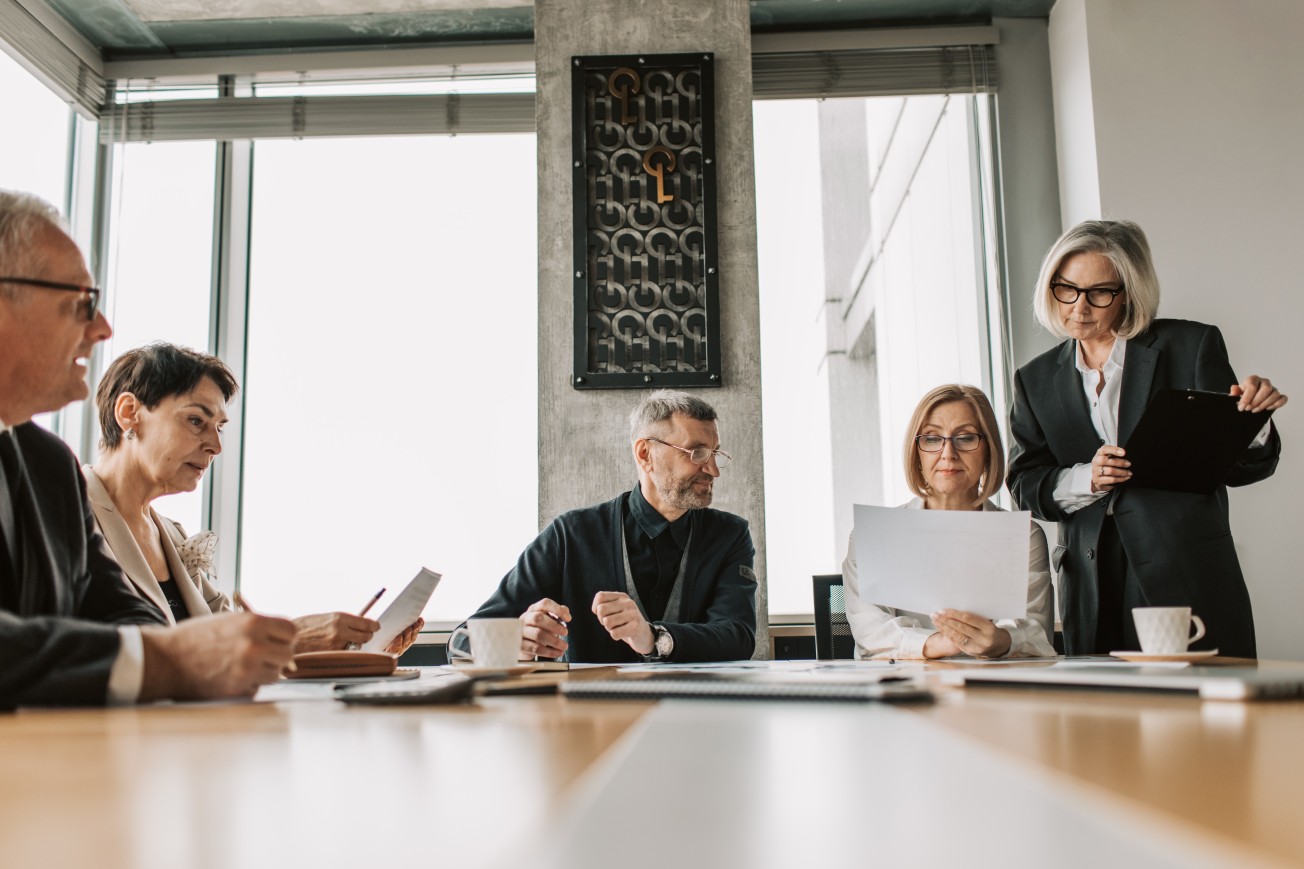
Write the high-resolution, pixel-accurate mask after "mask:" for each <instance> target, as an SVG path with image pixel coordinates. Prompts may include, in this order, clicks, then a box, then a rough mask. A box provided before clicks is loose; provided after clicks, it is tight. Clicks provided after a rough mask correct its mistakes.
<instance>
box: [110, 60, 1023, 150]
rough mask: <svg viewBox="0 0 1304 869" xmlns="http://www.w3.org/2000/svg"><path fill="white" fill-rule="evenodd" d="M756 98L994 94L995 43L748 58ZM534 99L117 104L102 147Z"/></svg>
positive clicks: (377, 126) (443, 125)
mask: <svg viewBox="0 0 1304 869" xmlns="http://www.w3.org/2000/svg"><path fill="white" fill-rule="evenodd" d="M752 85H753V95H754V97H755V98H756V99H795V98H818V97H830V96H908V95H914V94H946V93H995V92H996V89H997V72H996V47H995V46H994V45H950V46H929V47H907V48H872V49H840V50H837V51H796V52H776V53H763V54H756V55H754V56H753V58H752ZM534 102H535V98H534V95H533V94H461V95H456V94H453V95H445V94H440V95H389V96H321V97H305V96H299V97H222V98H214V99H202V100H158V101H154V102H135V103H119V104H115V105H113V106H112V107H110V108H108V109H107V110H106V111H105V113H104V115H103V118H102V123H101V124H100V138H101V141H103V142H124V141H125V142H145V141H153V142H167V141H182V140H196V139H210V140H211V139H267V138H310V137H314V136H392V135H436V134H445V135H446V134H455V133H462V134H474V133H528V132H533V131H534V129H535V117H534Z"/></svg>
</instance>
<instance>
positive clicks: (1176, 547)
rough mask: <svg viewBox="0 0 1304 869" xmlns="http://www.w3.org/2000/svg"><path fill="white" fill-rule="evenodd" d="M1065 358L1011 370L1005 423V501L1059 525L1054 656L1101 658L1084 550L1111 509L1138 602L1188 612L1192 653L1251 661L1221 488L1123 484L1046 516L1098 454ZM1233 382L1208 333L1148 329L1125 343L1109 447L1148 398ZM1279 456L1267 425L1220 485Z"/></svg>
mask: <svg viewBox="0 0 1304 869" xmlns="http://www.w3.org/2000/svg"><path fill="white" fill-rule="evenodd" d="M1076 352H1077V344H1076V342H1074V341H1072V340H1070V341H1065V342H1064V343H1063V344H1061V345H1059V346H1058V347H1056V348H1054V349H1052V350H1049V351H1047V352H1046V353H1043V354H1042V355H1040V356H1038V357H1037V358H1036V359H1034V360H1032V361H1031V362H1029V363H1028V364H1027V365H1025V366H1023V367H1022V368H1020V369H1019V370H1018V371H1017V372H1016V373H1015V375H1014V408H1013V410H1012V411H1011V412H1010V433H1011V437H1012V439H1013V444H1012V445H1011V448H1010V472H1009V477H1008V483H1009V486H1010V492H1011V493H1012V494H1013V495H1014V500H1015V503H1017V504H1018V505H1019V506H1020V507H1021V508H1022V509H1024V510H1031V511H1032V513H1033V515H1034V516H1036V517H1037V518H1038V519H1044V520H1048V521H1056V522H1059V545H1058V546H1057V547H1056V548H1055V553H1054V557H1053V560H1054V562H1055V566H1056V569H1057V570H1059V576H1060V619H1061V621H1062V622H1063V626H1064V646H1065V651H1066V652H1067V653H1068V654H1070V655H1081V654H1089V653H1091V652H1092V651H1106V652H1108V651H1112V650H1109V649H1104V650H1095V649H1093V648H1092V646H1094V644H1095V636H1096V622H1097V612H1098V605H1099V597H1098V594H1097V584H1096V583H1097V574H1096V568H1097V561H1096V547H1097V545H1098V541H1099V539H1100V528H1101V524H1102V522H1103V521H1104V518H1105V511H1106V509H1107V508H1108V505H1109V502H1110V501H1111V500H1112V501H1113V505H1114V521H1115V524H1116V526H1117V528H1118V535H1119V538H1120V539H1121V540H1122V543H1123V548H1124V550H1125V551H1126V552H1127V557H1128V563H1129V565H1130V566H1131V569H1132V570H1133V571H1135V573H1136V575H1137V577H1138V579H1139V581H1140V585H1141V591H1142V594H1143V595H1144V597H1145V600H1146V603H1147V604H1149V605H1150V606H1189V607H1191V609H1192V611H1193V612H1195V613H1196V614H1197V615H1199V616H1200V617H1201V618H1202V619H1203V620H1204V622H1205V624H1206V625H1207V626H1208V633H1207V634H1206V635H1205V637H1204V639H1203V640H1201V641H1200V642H1198V643H1195V644H1194V645H1193V646H1192V649H1213V648H1216V649H1218V650H1219V651H1220V652H1221V653H1222V654H1224V655H1235V656H1238V657H1250V658H1252V657H1255V656H1256V649H1255V642H1254V617H1253V613H1252V612H1251V610H1250V595H1249V591H1248V590H1247V589H1246V587H1245V578H1244V577H1243V576H1242V574H1241V566H1240V563H1239V561H1237V558H1236V548H1235V546H1234V544H1233V542H1232V532H1231V526H1230V524H1229V522H1228V518H1227V489H1226V487H1224V486H1220V487H1218V489H1217V491H1215V492H1214V493H1213V494H1211V495H1191V494H1186V493H1182V492H1165V491H1160V490H1158V489H1140V488H1138V489H1129V488H1128V487H1127V484H1126V483H1124V484H1122V485H1121V486H1119V487H1118V488H1117V489H1116V490H1115V494H1114V495H1113V496H1112V497H1110V496H1107V497H1104V498H1101V499H1100V500H1098V501H1096V502H1095V503H1093V504H1091V505H1089V506H1087V507H1084V508H1082V509H1081V510H1078V511H1076V512H1074V513H1066V512H1065V511H1064V510H1062V509H1061V508H1059V507H1058V506H1056V505H1055V501H1054V498H1053V497H1052V492H1053V491H1054V489H1055V482H1056V478H1057V477H1058V475H1059V472H1060V471H1061V470H1063V469H1065V468H1069V467H1072V466H1073V465H1075V464H1079V463H1086V462H1090V461H1091V460H1092V458H1093V457H1094V456H1095V454H1096V450H1098V449H1099V448H1100V446H1101V444H1102V443H1103V442H1102V441H1101V440H1100V438H1099V436H1098V435H1097V434H1096V430H1095V427H1094V426H1093V425H1092V424H1091V412H1090V410H1089V408H1088V407H1087V399H1086V395H1085V393H1084V391H1083V388H1082V376H1081V374H1080V373H1079V372H1078V370H1077V368H1076V367H1075V365H1074V354H1075V353H1076ZM1238 382H1239V381H1238V380H1237V378H1236V375H1235V374H1234V373H1233V372H1232V366H1231V363H1230V362H1229V361H1228V359H1227V347H1226V345H1225V344H1224V343H1223V338H1222V334H1221V333H1220V332H1219V331H1218V329H1217V328H1215V327H1213V326H1207V325H1205V324H1203V323H1194V322H1190V321H1187V320H1156V321H1155V322H1154V323H1153V324H1151V327H1150V328H1149V329H1148V330H1147V331H1146V332H1144V333H1142V334H1141V335H1138V336H1137V337H1135V338H1133V339H1131V340H1130V341H1128V342H1127V355H1126V357H1125V358H1124V360H1123V387H1122V394H1121V396H1120V397H1119V403H1118V438H1119V442H1120V443H1126V442H1127V439H1128V436H1129V435H1130V434H1131V433H1132V430H1133V429H1134V428H1136V424H1137V422H1138V421H1139V420H1140V419H1141V414H1142V413H1143V412H1144V411H1145V408H1146V405H1147V404H1148V403H1149V401H1150V397H1151V396H1152V395H1154V393H1155V392H1157V391H1158V390H1160V389H1163V388H1166V387H1168V388H1173V389H1198V390H1206V391H1209V392H1227V391H1228V389H1229V388H1230V387H1231V386H1232V385H1233V384H1235V383H1238ZM1190 434H1191V436H1192V437H1198V436H1199V433H1198V432H1191V433H1190ZM1280 455H1281V438H1280V437H1279V436H1278V434H1277V430H1276V426H1275V425H1274V426H1273V428H1272V432H1271V434H1270V436H1269V438H1268V441H1267V443H1265V444H1264V445H1263V446H1261V447H1254V448H1251V449H1248V450H1246V452H1245V455H1244V456H1243V457H1242V459H1241V461H1240V462H1239V463H1238V464H1237V465H1236V467H1235V469H1233V471H1232V473H1231V476H1230V477H1229V478H1228V480H1227V485H1228V486H1244V485H1246V484H1247V483H1255V482H1258V481H1259V480H1263V479H1265V478H1267V477H1269V476H1271V475H1272V473H1273V471H1275V470H1276V469H1277V460H1278V458H1279V457H1280Z"/></svg>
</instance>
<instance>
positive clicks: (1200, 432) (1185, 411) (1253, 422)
mask: <svg viewBox="0 0 1304 869" xmlns="http://www.w3.org/2000/svg"><path fill="white" fill-rule="evenodd" d="M1238 401H1240V398H1239V397H1237V396H1235V395H1229V394H1227V393H1225V392H1200V391H1198V390H1194V389H1161V390H1159V391H1158V392H1156V393H1155V394H1154V396H1152V397H1151V399H1150V404H1149V405H1147V406H1146V412H1145V413H1144V414H1142V415H1141V421H1140V422H1138V423H1137V425H1136V428H1135V429H1134V430H1133V431H1132V435H1131V437H1129V438H1128V439H1127V443H1125V444H1123V449H1124V450H1126V451H1127V455H1126V456H1124V458H1126V459H1127V460H1128V461H1130V462H1131V463H1132V468H1131V471H1132V478H1131V479H1130V480H1128V481H1127V482H1126V483H1123V484H1122V485H1121V486H1119V488H1120V489H1131V488H1138V487H1140V488H1143V489H1166V490H1168V491H1170V492H1190V493H1193V494H1196V495H1208V494H1211V493H1213V492H1214V491H1215V490H1216V489H1217V488H1218V487H1219V486H1221V485H1222V484H1223V483H1225V482H1226V481H1227V477H1228V475H1230V474H1231V472H1232V468H1233V467H1235V465H1236V462H1237V461H1238V460H1239V459H1240V458H1241V456H1243V455H1244V454H1245V450H1246V449H1247V448H1248V447H1249V445H1250V444H1251V443H1253V442H1254V438H1255V435H1257V434H1258V433H1259V430H1260V429H1262V428H1263V427H1264V426H1265V425H1267V423H1268V419H1269V418H1270V417H1271V416H1272V411H1270V410H1267V411H1260V412H1259V413H1249V412H1244V411H1239V410H1237V409H1236V403H1237V402H1238Z"/></svg>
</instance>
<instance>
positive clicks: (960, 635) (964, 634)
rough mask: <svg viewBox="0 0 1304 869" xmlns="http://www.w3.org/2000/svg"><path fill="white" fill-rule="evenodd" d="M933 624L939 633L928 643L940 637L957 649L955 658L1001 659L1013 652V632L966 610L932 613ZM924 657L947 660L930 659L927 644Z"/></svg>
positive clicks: (939, 644) (926, 644) (930, 638)
mask: <svg viewBox="0 0 1304 869" xmlns="http://www.w3.org/2000/svg"><path fill="white" fill-rule="evenodd" d="M933 624H934V625H936V626H937V633H936V634H933V636H932V637H929V638H928V639H929V641H932V640H933V638H934V637H938V636H941V637H942V639H943V640H945V641H946V642H948V643H950V644H951V645H952V646H954V647H955V650H956V651H955V652H953V653H952V654H963V655H973V656H974V657H975V658H999V657H1001V656H1002V655H1004V654H1006V653H1007V652H1009V651H1010V632H1009V631H1007V630H1005V629H1004V628H998V627H996V624H995V623H994V622H993V621H992V620H991V619H985V618H983V617H982V616H976V615H974V614H973V613H967V612H964V611H963V610H941V611H939V612H935V613H933ZM936 645H938V646H941V645H942V644H941V643H938V644H936ZM924 655H925V657H945V656H942V655H938V656H933V655H929V654H928V643H925V644H924Z"/></svg>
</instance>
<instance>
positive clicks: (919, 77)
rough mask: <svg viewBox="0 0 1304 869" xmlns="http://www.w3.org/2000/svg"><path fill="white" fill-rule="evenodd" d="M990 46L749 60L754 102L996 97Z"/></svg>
mask: <svg viewBox="0 0 1304 869" xmlns="http://www.w3.org/2000/svg"><path fill="white" fill-rule="evenodd" d="M996 86H997V77H996V47H995V46H994V45H947V46H931V47H924V48H874V49H861V50H840V51H797V52H783V53H775V54H757V55H754V56H753V57H752V95H753V96H754V97H755V98H756V99H798V98H815V97H833V96H840V97H855V96H861V97H872V96H908V95H913V94H953V93H978V94H990V93H996Z"/></svg>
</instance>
